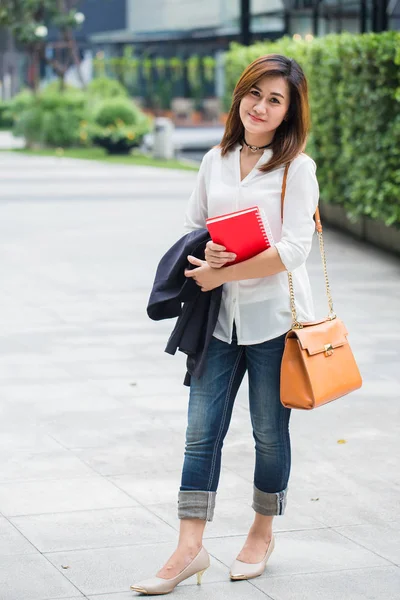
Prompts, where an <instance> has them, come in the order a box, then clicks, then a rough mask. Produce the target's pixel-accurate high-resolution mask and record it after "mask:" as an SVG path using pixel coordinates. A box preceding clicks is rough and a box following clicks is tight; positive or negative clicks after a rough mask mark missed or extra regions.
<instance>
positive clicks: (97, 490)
mask: <svg viewBox="0 0 400 600" xmlns="http://www.w3.org/2000/svg"><path fill="white" fill-rule="evenodd" d="M134 505H137V503H136V502H135V501H134V500H133V499H132V498H130V497H129V496H127V495H126V494H125V493H124V492H122V491H121V490H119V489H117V488H116V487H115V486H114V485H112V484H111V483H110V482H108V481H106V480H105V479H104V478H102V477H99V476H98V477H90V478H87V479H82V478H81V479H64V480H48V481H27V482H15V483H3V484H1V485H0V512H2V513H3V514H4V515H5V516H22V515H32V514H43V513H52V512H63V511H66V512H69V511H73V510H90V509H99V508H118V507H122V506H134Z"/></svg>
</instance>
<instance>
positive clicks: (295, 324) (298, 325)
mask: <svg viewBox="0 0 400 600" xmlns="http://www.w3.org/2000/svg"><path fill="white" fill-rule="evenodd" d="M289 166H290V163H288V164H287V165H286V168H285V173H284V176H283V182H282V192H281V218H282V221H283V204H284V200H285V191H286V179H287V174H288V171H289ZM315 219H316V228H317V234H318V240H319V250H320V253H321V259H322V266H323V269H324V276H325V290H326V296H327V298H328V306H329V314H328V319H331V320H333V319H336V314H335V311H334V310H333V300H332V295H331V288H330V286H329V279H328V269H327V266H326V256H325V246H324V238H323V235H322V225H321V221H320V217H319V210H318V208H317V212H316V214H315ZM288 280H289V294H290V310H291V312H292V329H303V325H302V323H301V322H300V321H299V320H298V319H297V311H296V300H295V297H294V287H293V277H292V273H290V272H288Z"/></svg>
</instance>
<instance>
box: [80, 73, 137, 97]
mask: <svg viewBox="0 0 400 600" xmlns="http://www.w3.org/2000/svg"><path fill="white" fill-rule="evenodd" d="M86 93H87V95H88V96H89V97H91V98H93V97H97V98H99V99H101V100H106V99H107V98H116V97H119V96H121V97H124V98H126V97H127V96H128V91H127V89H126V88H125V87H124V86H123V85H122V83H120V82H119V81H117V80H115V79H109V78H108V77H97V78H95V79H92V81H91V82H90V83H89V84H88V86H87V88H86Z"/></svg>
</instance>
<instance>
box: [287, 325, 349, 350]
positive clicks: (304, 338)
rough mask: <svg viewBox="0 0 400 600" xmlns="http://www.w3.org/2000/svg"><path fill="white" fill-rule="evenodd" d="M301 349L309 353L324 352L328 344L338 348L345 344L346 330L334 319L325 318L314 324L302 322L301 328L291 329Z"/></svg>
mask: <svg viewBox="0 0 400 600" xmlns="http://www.w3.org/2000/svg"><path fill="white" fill-rule="evenodd" d="M292 331H293V332H294V333H295V334H296V337H297V339H298V340H299V342H300V345H301V347H302V349H303V350H307V352H308V353H309V354H318V353H319V352H325V351H326V349H327V346H328V344H329V345H330V346H331V347H332V348H338V347H339V346H343V345H344V344H347V343H348V341H347V337H346V336H347V330H346V327H345V325H344V323H343V322H342V321H341V320H340V319H338V318H337V317H336V319H333V320H330V319H327V320H325V321H322V322H317V323H316V324H312V323H310V324H307V323H303V329H296V330H292Z"/></svg>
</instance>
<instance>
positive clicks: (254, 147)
mask: <svg viewBox="0 0 400 600" xmlns="http://www.w3.org/2000/svg"><path fill="white" fill-rule="evenodd" d="M243 141H244V143H245V144H246V146H247V147H248V148H250V150H251V151H252V152H257V150H265V148H269V147H270V146H272V142H270V143H269V144H267V145H266V146H251V145H250V144H248V143H247V142H246V140H245V138H244V137H243Z"/></svg>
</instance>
